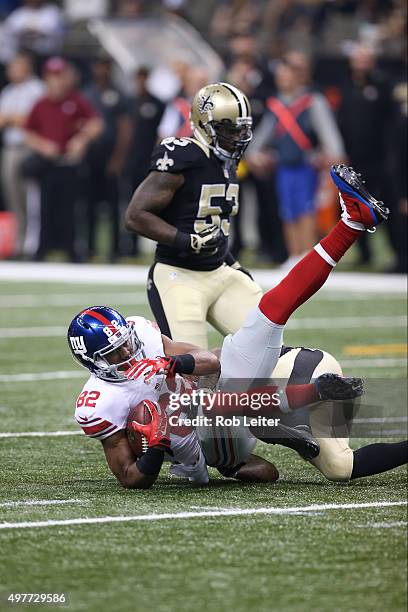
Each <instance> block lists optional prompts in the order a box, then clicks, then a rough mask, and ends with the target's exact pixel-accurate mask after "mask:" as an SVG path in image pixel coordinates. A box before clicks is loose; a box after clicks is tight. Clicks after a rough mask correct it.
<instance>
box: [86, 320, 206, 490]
mask: <svg viewBox="0 0 408 612" xmlns="http://www.w3.org/2000/svg"><path fill="white" fill-rule="evenodd" d="M126 320H127V321H128V322H131V323H133V324H134V327H135V331H136V333H137V335H138V337H139V339H140V341H141V342H142V343H143V350H144V353H145V356H146V358H148V359H155V358H156V357H163V356H164V348H163V342H162V336H161V333H160V330H159V328H158V326H157V325H156V323H152V322H151V321H148V320H147V319H145V318H143V317H138V316H135V317H128V318H127V319H126ZM186 384H188V383H186V381H185V380H184V379H183V377H182V376H179V375H178V374H176V376H175V378H174V379H171V380H170V381H166V377H165V376H163V375H156V376H154V377H153V378H152V379H151V380H150V381H149V382H148V383H146V382H145V381H144V379H136V380H129V381H123V382H117V383H116V382H115V383H112V382H108V381H105V380H101V379H100V378H98V377H97V376H96V375H95V374H91V376H90V378H89V379H88V381H87V382H86V383H85V385H84V387H83V390H82V392H81V393H80V395H79V396H78V399H77V402H76V410H75V420H76V422H77V423H78V424H79V425H80V426H81V427H82V429H83V431H84V433H85V434H86V435H87V436H89V437H91V438H96V439H97V440H105V439H106V438H108V437H109V436H111V435H113V434H114V433H116V432H118V431H121V430H125V429H126V424H127V418H128V414H129V411H130V410H131V409H132V408H134V407H135V406H137V405H138V404H139V403H140V402H141V401H143V400H147V399H148V400H151V401H153V402H159V401H161V402H163V401H165V400H166V394H167V395H168V394H169V393H182V392H184V390H185V389H186ZM168 385H169V386H170V385H172V388H169V386H168ZM168 411H169V409H168ZM180 416H181V417H182V416H183V415H182V414H180ZM170 440H171V449H172V451H173V455H172V456H171V455H168V454H167V453H166V454H165V460H166V461H171V462H172V463H176V464H177V465H176V466H175V467H177V475H179V476H181V475H185V476H186V477H188V478H190V479H191V480H194V481H195V482H200V483H204V482H208V473H207V468H206V464H205V459H204V455H203V452H202V450H201V446H200V443H199V441H198V438H197V434H196V432H195V430H194V429H192V428H191V427H186V426H184V425H182V426H178V427H172V428H171V434H170ZM179 464H181V465H179ZM184 468H185V469H184ZM183 469H184V474H181V473H180V472H182V471H183ZM175 473H176V472H175Z"/></svg>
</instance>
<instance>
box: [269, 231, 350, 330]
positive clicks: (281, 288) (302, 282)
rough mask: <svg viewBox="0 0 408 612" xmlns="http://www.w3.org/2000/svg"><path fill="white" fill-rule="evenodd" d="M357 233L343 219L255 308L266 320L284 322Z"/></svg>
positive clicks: (347, 247)
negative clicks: (257, 308)
mask: <svg viewBox="0 0 408 612" xmlns="http://www.w3.org/2000/svg"><path fill="white" fill-rule="evenodd" d="M360 235H361V232H360V231H359V230H354V229H352V228H350V227H348V226H347V225H345V223H343V221H339V222H338V223H337V225H336V226H335V227H334V228H333V229H332V231H331V232H330V234H328V236H326V237H325V238H323V240H321V242H319V244H317V245H316V246H315V247H314V249H313V250H312V251H310V253H308V254H307V255H306V256H305V257H303V259H302V260H301V261H299V263H298V264H296V266H294V268H292V270H291V271H290V272H289V273H288V275H287V276H285V278H284V279H283V280H282V281H281V282H280V283H279V285H277V286H276V287H274V288H273V289H271V290H270V291H268V292H267V293H265V295H264V296H263V298H262V299H261V301H260V302H259V309H260V310H261V312H262V313H263V314H264V315H265V316H266V317H268V319H269V320H270V321H273V323H276V324H278V325H284V324H285V323H286V321H287V320H288V319H289V317H290V315H291V314H292V312H294V311H295V310H296V309H297V308H299V306H301V305H302V304H303V303H304V302H306V301H307V300H308V299H309V298H310V297H311V296H312V295H314V294H315V293H316V291H318V290H319V289H320V287H322V285H324V283H325V281H326V279H327V277H328V276H329V274H330V272H331V271H332V269H333V267H334V266H335V265H336V263H337V262H338V261H339V260H340V259H341V257H342V256H343V255H344V253H345V252H346V251H347V250H348V249H349V248H350V246H351V245H352V244H353V242H354V241H355V240H356V239H357V238H358V236H360Z"/></svg>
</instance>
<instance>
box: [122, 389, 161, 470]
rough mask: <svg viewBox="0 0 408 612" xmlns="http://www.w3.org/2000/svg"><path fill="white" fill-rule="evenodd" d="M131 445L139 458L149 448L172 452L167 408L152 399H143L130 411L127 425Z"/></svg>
mask: <svg viewBox="0 0 408 612" xmlns="http://www.w3.org/2000/svg"><path fill="white" fill-rule="evenodd" d="M126 432H127V437H128V440H129V444H130V447H131V449H132V451H133V453H134V455H135V457H136V458H137V459H139V458H140V457H141V456H142V455H143V453H145V452H146V451H147V449H148V448H153V447H156V448H160V449H162V450H166V451H167V452H170V430H169V423H168V420H167V415H166V412H165V410H164V409H163V408H162V407H161V406H160V404H156V403H155V402H152V401H150V400H143V401H142V402H140V403H139V404H137V406H135V407H134V408H132V409H131V410H130V411H129V414H128V418H127V426H126Z"/></svg>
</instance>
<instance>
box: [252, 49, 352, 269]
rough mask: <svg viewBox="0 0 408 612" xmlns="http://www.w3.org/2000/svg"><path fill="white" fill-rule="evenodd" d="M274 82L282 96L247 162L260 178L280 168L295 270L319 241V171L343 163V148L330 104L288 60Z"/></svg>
mask: <svg viewBox="0 0 408 612" xmlns="http://www.w3.org/2000/svg"><path fill="white" fill-rule="evenodd" d="M275 81H276V86H277V91H278V93H277V95H276V96H272V97H270V98H269V99H268V100H267V111H266V113H265V116H264V117H263V119H262V121H261V122H260V124H259V126H258V127H257V129H256V130H255V133H254V139H253V142H252V143H251V145H250V146H249V148H248V157H247V159H248V164H249V167H250V168H251V169H252V171H253V172H254V174H258V175H259V176H265V174H267V173H268V171H269V172H270V171H271V169H272V167H273V166H274V165H275V166H276V189H277V195H278V206H279V215H280V217H281V219H282V222H283V231H284V237H285V242H286V247H287V250H288V254H289V259H288V261H287V262H286V264H285V266H286V265H288V266H292V265H293V264H294V263H296V261H297V260H298V259H299V258H301V257H302V255H303V254H304V253H305V252H306V251H308V250H309V249H311V248H312V247H313V245H314V244H315V242H316V238H317V236H316V213H315V198H316V192H317V186H318V170H319V169H320V168H322V167H325V166H327V165H329V164H330V163H333V162H334V161H338V160H340V159H342V158H343V157H344V150H343V143H342V139H341V136H340V133H339V131H338V128H337V125H336V123H335V120H334V117H333V115H332V112H331V110H330V108H329V106H328V104H327V102H326V100H325V99H324V97H323V96H322V95H320V94H318V93H315V92H311V91H308V90H307V89H305V86H304V82H302V80H301V79H300V78H299V74H298V72H297V70H296V68H294V67H293V66H292V65H291V64H290V63H289V61H288V60H286V59H285V60H281V61H280V62H279V63H278V65H277V68H276V73H275ZM268 149H269V151H268ZM267 151H268V152H267Z"/></svg>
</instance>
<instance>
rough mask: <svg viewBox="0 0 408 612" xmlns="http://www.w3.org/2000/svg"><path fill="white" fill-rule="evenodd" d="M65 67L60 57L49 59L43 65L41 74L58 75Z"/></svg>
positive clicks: (65, 64)
mask: <svg viewBox="0 0 408 612" xmlns="http://www.w3.org/2000/svg"><path fill="white" fill-rule="evenodd" d="M67 67H68V64H67V62H66V61H65V60H64V59H63V58H62V57H50V59H48V60H47V61H46V62H45V64H44V67H43V73H44V75H47V74H50V73H53V74H60V73H61V72H64V70H66V68H67Z"/></svg>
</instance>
